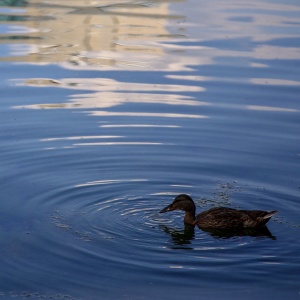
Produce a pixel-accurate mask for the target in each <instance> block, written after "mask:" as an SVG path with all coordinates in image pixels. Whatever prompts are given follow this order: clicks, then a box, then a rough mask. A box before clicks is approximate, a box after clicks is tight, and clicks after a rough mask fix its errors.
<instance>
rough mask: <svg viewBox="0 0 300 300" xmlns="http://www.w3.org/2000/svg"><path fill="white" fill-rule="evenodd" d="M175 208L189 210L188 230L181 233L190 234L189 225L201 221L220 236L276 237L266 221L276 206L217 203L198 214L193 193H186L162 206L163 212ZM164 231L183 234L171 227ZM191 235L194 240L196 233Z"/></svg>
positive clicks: (210, 230) (207, 228) (187, 211)
mask: <svg viewBox="0 0 300 300" xmlns="http://www.w3.org/2000/svg"><path fill="white" fill-rule="evenodd" d="M173 210H183V211H185V216H184V223H185V225H186V229H185V231H184V233H181V235H182V234H183V236H184V237H188V236H189V235H188V234H187V232H190V230H191V229H187V228H190V227H191V228H193V227H194V226H195V225H197V226H198V227H199V228H200V229H202V230H203V231H206V232H208V233H210V234H211V235H212V236H213V237H217V238H230V237H234V236H252V237H269V238H272V239H276V237H274V236H273V235H272V234H271V232H270V231H269V229H268V228H267V227H266V223H267V222H268V221H269V220H270V218H271V217H272V216H273V215H275V214H276V213H277V211H276V210H274V211H263V210H237V209H233V208H228V207H215V208H211V209H209V210H206V211H203V212H201V213H199V214H198V215H197V216H196V206H195V203H194V201H193V199H192V198H191V197H190V196H188V195H185V194H181V195H179V196H177V197H176V198H175V199H174V201H173V202H172V203H171V204H170V205H168V206H166V207H165V208H164V209H162V210H161V211H160V213H165V212H168V211H173ZM187 226H188V227H187ZM187 230H188V231H187ZM164 231H166V232H168V233H170V234H171V235H172V237H173V239H174V237H176V235H177V236H178V235H179V236H180V234H179V232H178V231H177V232H176V231H174V230H173V231H172V230H171V229H168V230H166V229H165V230H164ZM190 237H191V238H190V240H192V239H193V237H194V235H193V234H192V235H190Z"/></svg>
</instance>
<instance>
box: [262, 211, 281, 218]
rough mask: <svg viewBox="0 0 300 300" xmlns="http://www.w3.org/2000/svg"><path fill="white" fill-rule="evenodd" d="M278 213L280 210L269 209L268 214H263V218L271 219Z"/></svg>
mask: <svg viewBox="0 0 300 300" xmlns="http://www.w3.org/2000/svg"><path fill="white" fill-rule="evenodd" d="M277 213H278V210H272V211H268V212H267V214H266V215H264V216H263V219H270V218H271V217H272V216H274V215H275V214H277Z"/></svg>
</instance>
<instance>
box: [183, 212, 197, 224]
mask: <svg viewBox="0 0 300 300" xmlns="http://www.w3.org/2000/svg"><path fill="white" fill-rule="evenodd" d="M194 222H195V212H194V211H186V212H185V216H184V223H186V224H190V225H195V224H194Z"/></svg>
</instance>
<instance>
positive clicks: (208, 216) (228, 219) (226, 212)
mask: <svg viewBox="0 0 300 300" xmlns="http://www.w3.org/2000/svg"><path fill="white" fill-rule="evenodd" d="M247 218H249V217H248V216H247V215H245V214H244V213H240V211H239V210H237V209H234V208H229V207H216V208H211V209H209V210H206V211H203V212H201V213H200V214H198V215H197V217H196V221H195V225H198V226H199V227H200V228H223V229H226V228H237V227H243V224H244V222H245V219H247Z"/></svg>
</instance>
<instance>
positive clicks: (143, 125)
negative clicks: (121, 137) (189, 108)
mask: <svg viewBox="0 0 300 300" xmlns="http://www.w3.org/2000/svg"><path fill="white" fill-rule="evenodd" d="M99 127H102V128H127V127H128V128H130V127H133V128H134V127H137V128H148V127H149V128H180V127H181V126H178V125H153V124H105V125H101V126H99Z"/></svg>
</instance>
